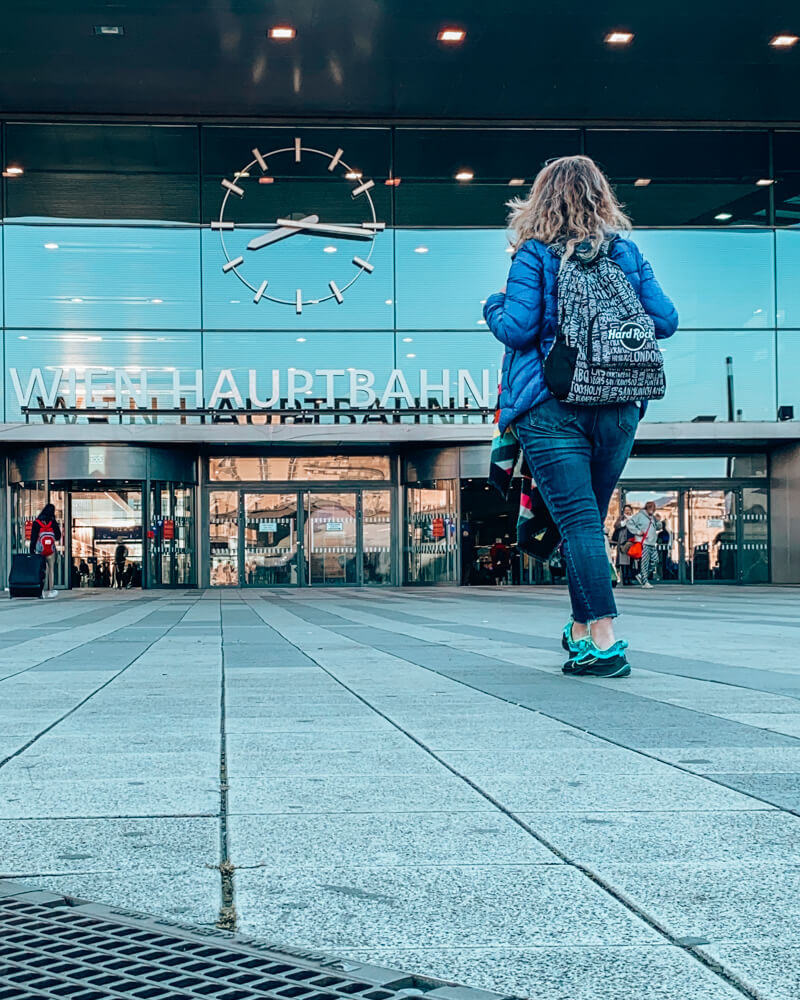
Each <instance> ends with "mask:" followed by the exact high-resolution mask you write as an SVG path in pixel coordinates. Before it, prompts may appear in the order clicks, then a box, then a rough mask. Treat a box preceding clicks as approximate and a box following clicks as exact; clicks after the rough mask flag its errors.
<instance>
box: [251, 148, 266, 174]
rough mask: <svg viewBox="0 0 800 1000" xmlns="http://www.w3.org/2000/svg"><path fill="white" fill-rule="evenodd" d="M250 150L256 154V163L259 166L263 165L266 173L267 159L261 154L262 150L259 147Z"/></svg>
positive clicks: (262, 167)
mask: <svg viewBox="0 0 800 1000" xmlns="http://www.w3.org/2000/svg"><path fill="white" fill-rule="evenodd" d="M250 152H251V153H252V154H253V156H255V158H256V163H257V164H258V165H259V167H261V169H262V170H263V171H264V173H266V172H267V161H266V160H265V159H264V157H263V156H262V155H261V151H260V150H258V149H251V150H250Z"/></svg>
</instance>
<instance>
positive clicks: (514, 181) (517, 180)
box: [508, 177, 525, 188]
mask: <svg viewBox="0 0 800 1000" xmlns="http://www.w3.org/2000/svg"><path fill="white" fill-rule="evenodd" d="M524 183H525V178H524V177H512V178H511V180H510V181H509V182H508V186H509V187H512V188H519V187H522V185H523V184H524Z"/></svg>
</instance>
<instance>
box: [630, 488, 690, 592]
mask: <svg viewBox="0 0 800 1000" xmlns="http://www.w3.org/2000/svg"><path fill="white" fill-rule="evenodd" d="M622 497H623V503H624V505H625V506H630V507H631V508H632V513H633V514H638V513H639V511H641V510H644V506H645V504H646V503H649V502H650V501H651V500H652V501H653V502H654V503H655V505H656V511H655V515H654V517H655V520H656V522H657V527H658V534H657V536H656V538H657V541H656V548H657V552H658V557H657V561H656V567H655V574H654V575H652V576H651V578H652V579H655V580H664V581H673V582H676V581H677V580H678V579H679V576H680V560H681V558H682V555H681V546H680V498H681V494H680V493H679V492H678V491H677V490H658V489H656V490H638V489H637V490H628V489H623V490H622ZM623 509H624V508H623ZM623 565H625V562H624V560H623ZM627 565H629V566H630V570H628V571H626V573H625V574H624V575H625V576H626V577H628V579H630V574H631V573H632V574H634V575H635V574H636V573H638V572H639V569H640V560H638V559H630V560H629V563H628V564H627ZM651 571H652V567H651Z"/></svg>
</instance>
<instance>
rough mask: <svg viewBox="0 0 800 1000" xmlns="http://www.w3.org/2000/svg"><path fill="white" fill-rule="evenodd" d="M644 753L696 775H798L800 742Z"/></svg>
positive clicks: (654, 749)
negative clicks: (794, 744)
mask: <svg viewBox="0 0 800 1000" xmlns="http://www.w3.org/2000/svg"><path fill="white" fill-rule="evenodd" d="M642 752H643V753H646V754H650V755H652V756H653V757H658V758H659V759H661V760H666V761H670V762H671V763H673V764H678V765H679V766H680V767H681V768H683V769H684V770H686V771H693V772H694V773H696V774H784V773H785V774H798V773H800V743H798V745H797V747H770V748H768V749H767V748H764V747H749V748H733V749H728V748H719V747H706V748H705V749H704V750H703V751H702V753H698V751H697V748H696V747H646V748H644V749H643V751H642Z"/></svg>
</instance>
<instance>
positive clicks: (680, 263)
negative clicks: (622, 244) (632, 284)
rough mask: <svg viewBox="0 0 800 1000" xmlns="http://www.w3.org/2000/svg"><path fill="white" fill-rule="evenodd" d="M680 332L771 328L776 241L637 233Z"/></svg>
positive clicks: (758, 236)
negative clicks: (670, 302) (674, 308)
mask: <svg viewBox="0 0 800 1000" xmlns="http://www.w3.org/2000/svg"><path fill="white" fill-rule="evenodd" d="M633 238H634V240H635V242H636V243H637V244H638V245H639V247H640V249H641V251H642V253H643V254H644V255H645V257H647V258H648V259H649V260H650V263H651V264H652V265H653V269H654V271H655V274H656V278H658V280H659V282H660V284H661V286H662V287H663V289H664V291H665V292H666V293H667V294H668V295H669V296H670V298H671V299H672V300H673V301H674V302H675V305H676V306H677V308H678V312H679V314H680V320H681V328H682V329H684V330H686V329H690V330H691V329H705V330H709V329H716V330H730V329H743V328H745V327H747V328H753V327H755V328H763V327H767V326H773V325H774V322H775V319H774V316H775V308H774V304H773V299H774V291H773V284H774V276H773V237H772V233H771V232H768V231H762V232H756V231H753V232H734V231H730V230H729V231H727V232H710V231H707V230H705V231H703V230H701V231H692V232H686V231H683V232H682V231H666V230H637V231H636V232H635V233H634V234H633Z"/></svg>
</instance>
